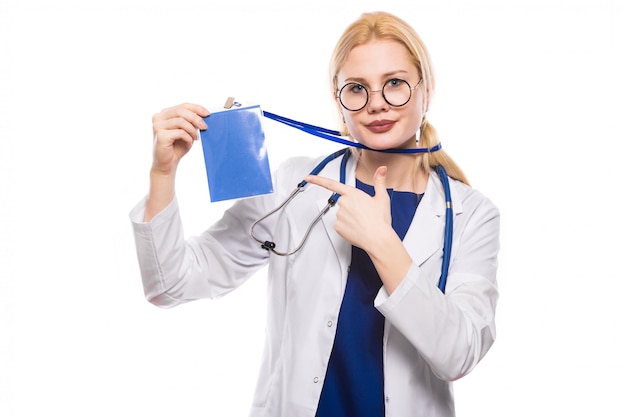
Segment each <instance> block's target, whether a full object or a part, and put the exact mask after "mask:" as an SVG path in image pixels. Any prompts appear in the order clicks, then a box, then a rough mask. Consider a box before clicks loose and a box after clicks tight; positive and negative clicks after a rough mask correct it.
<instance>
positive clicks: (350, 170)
mask: <svg viewBox="0 0 626 417" xmlns="http://www.w3.org/2000/svg"><path fill="white" fill-rule="evenodd" d="M348 152H350V151H348ZM340 166H341V158H337V159H335V160H334V161H332V162H331V163H329V164H328V168H327V170H324V171H323V172H321V173H320V175H322V176H328V177H329V178H333V179H335V180H337V181H339V174H340V172H339V171H340ZM355 170H356V158H354V157H353V156H350V158H349V159H348V164H347V166H346V184H348V185H351V186H353V187H354V186H355V185H356V180H355ZM329 197H330V195H329ZM327 203H328V199H325V200H324V199H320V200H318V201H317V207H318V209H319V210H322V209H323V208H324V207H325V206H326V204H327ZM338 209H339V207H338V205H337V204H335V206H334V207H331V208H330V210H329V211H328V213H326V215H324V216H323V217H322V223H323V224H324V228H325V229H326V234H327V235H328V238H329V240H330V243H331V245H332V247H333V249H334V250H335V253H336V254H337V258H338V259H339V263H340V265H341V270H342V271H347V270H348V267H349V265H350V262H351V250H352V245H350V243H349V242H348V241H346V240H345V239H344V238H342V237H341V236H339V234H338V233H337V232H336V231H335V220H336V219H337V210H338Z"/></svg>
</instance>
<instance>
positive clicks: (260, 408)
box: [131, 158, 499, 417]
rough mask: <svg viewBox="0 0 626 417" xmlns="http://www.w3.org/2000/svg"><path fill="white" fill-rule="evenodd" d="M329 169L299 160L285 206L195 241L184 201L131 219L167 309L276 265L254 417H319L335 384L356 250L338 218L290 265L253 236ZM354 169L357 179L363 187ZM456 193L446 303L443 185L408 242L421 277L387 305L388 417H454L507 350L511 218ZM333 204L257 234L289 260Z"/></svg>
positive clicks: (297, 209)
mask: <svg viewBox="0 0 626 417" xmlns="http://www.w3.org/2000/svg"><path fill="white" fill-rule="evenodd" d="M319 160H320V159H318V160H314V159H310V158H294V159H291V160H288V161H287V162H286V163H284V164H283V165H282V166H281V168H280V169H279V170H277V172H276V173H275V174H274V180H275V190H276V191H275V192H274V194H271V195H267V196H262V197H255V198H250V199H244V200H240V201H238V202H237V203H235V204H234V205H233V207H232V208H231V209H229V210H228V211H227V212H226V213H225V215H224V217H223V218H222V219H221V220H220V221H219V222H217V223H216V224H215V225H213V226H212V227H211V228H210V229H208V230H207V231H205V232H204V233H203V234H201V235H199V236H197V237H192V238H189V239H188V240H187V241H185V239H184V237H183V227H182V224H181V221H180V218H179V211H178V207H177V202H176V201H174V202H172V204H170V205H169V206H168V207H167V208H166V209H165V210H163V211H162V212H161V213H159V214H158V215H157V216H156V217H155V218H154V219H152V221H151V222H149V223H143V222H142V219H143V213H144V207H145V202H143V201H142V202H140V203H139V204H138V205H137V206H136V207H135V208H134V209H133V211H132V212H131V220H132V223H133V228H134V233H135V239H136V245H137V254H138V259H139V265H140V270H141V275H142V279H143V285H144V290H145V294H146V297H147V298H148V299H149V300H150V302H152V303H154V304H156V305H158V306H161V307H172V306H175V305H177V304H180V303H183V302H187V301H191V300H195V299H199V298H215V297H220V296H222V295H224V294H226V293H228V292H230V291H231V290H233V289H235V288H237V287H238V286H239V285H241V284H242V283H243V282H244V281H245V280H246V279H248V278H249V277H250V276H251V275H252V274H253V273H254V272H255V271H257V270H258V269H259V268H260V267H262V266H263V265H265V264H266V263H267V262H268V261H269V270H268V286H269V288H268V296H269V299H268V303H267V305H268V311H267V328H266V334H267V337H266V343H265V349H264V355H263V360H262V366H261V369H260V372H259V379H258V384H257V389H256V393H255V396H254V399H253V404H252V408H251V413H250V416H253V417H259V416H265V417H279V416H283V417H313V416H314V415H315V410H316V407H317V404H318V401H319V397H320V393H321V389H322V385H323V382H324V377H325V374H326V366H327V364H328V360H329V358H330V353H331V349H332V346H333V340H334V336H335V328H336V323H337V317H338V313H339V308H340V306H341V301H342V297H343V291H344V288H345V284H346V278H347V275H348V268H349V266H350V256H351V245H350V244H349V243H348V242H347V241H345V240H344V239H342V238H341V237H340V236H339V235H338V234H337V232H335V230H334V228H333V224H334V222H335V215H336V211H337V209H338V208H337V207H336V206H335V207H334V208H332V209H331V210H330V211H329V212H328V213H327V214H326V215H325V216H324V217H323V220H322V222H320V223H319V224H317V225H316V226H315V227H314V229H313V231H312V233H311V235H310V236H309V239H308V241H307V242H306V244H305V245H304V247H303V248H302V250H301V251H300V252H298V253H296V254H295V255H292V256H289V257H280V256H276V255H273V254H272V255H270V254H269V253H268V252H267V251H265V250H263V249H262V248H261V247H260V245H259V244H258V243H257V242H255V241H253V240H252V239H251V238H250V237H249V236H248V231H249V228H250V225H251V223H252V222H253V221H254V220H256V219H258V218H260V217H261V216H262V215H263V214H265V213H267V212H269V211H270V210H271V209H273V208H275V207H276V206H277V205H278V204H279V203H280V202H282V201H283V199H284V198H285V197H286V196H287V195H288V194H289V192H290V191H291V190H292V189H293V188H294V187H295V185H296V184H297V183H298V182H299V181H301V179H302V178H304V176H305V175H306V174H307V173H308V172H309V171H310V170H311V169H312V168H313V167H314V166H315V165H316V164H317V163H318V162H319ZM354 160H355V158H350V160H349V163H348V168H347V181H346V183H347V184H351V185H354V183H355V174H354V173H355V165H356V164H355V161H354ZM339 165H340V158H338V159H336V160H334V161H333V162H331V163H330V164H328V166H327V167H326V168H325V169H324V171H322V173H321V174H320V175H323V176H327V177H330V178H335V179H337V178H339ZM450 186H451V194H452V201H453V207H454V213H455V215H454V238H453V248H452V258H451V264H450V273H449V276H448V282H447V288H446V294H445V295H444V294H442V293H441V292H440V291H439V289H438V288H437V282H438V280H439V276H440V270H441V261H442V249H443V231H444V223H445V214H444V213H445V200H444V196H443V190H442V185H441V183H440V180H439V178H438V177H437V175H434V174H433V175H430V177H429V180H428V185H427V188H426V191H425V194H424V197H423V199H422V200H421V202H420V205H419V207H418V209H417V211H416V213H415V217H414V219H413V222H412V224H411V226H410V228H409V230H408V232H407V234H406V237H405V238H404V245H405V246H406V248H407V250H408V252H409V254H410V255H411V257H412V259H413V265H412V266H411V268H410V270H409V272H408V274H407V275H406V277H405V278H404V280H403V281H402V283H401V284H400V285H399V286H398V288H397V289H396V290H395V291H394V292H393V294H391V295H389V294H388V293H387V292H386V291H385V289H384V287H383V288H381V289H380V291H379V293H378V296H377V297H376V299H375V306H376V308H377V309H378V310H379V311H380V312H381V313H382V314H383V315H384V317H385V329H384V338H383V344H384V348H383V352H384V371H385V380H384V389H385V409H386V416H387V417H409V416H422V417H427V416H433V417H434V416H438V417H452V416H454V414H455V412H454V401H453V394H452V384H451V381H454V380H456V379H458V378H460V377H462V376H463V375H465V374H467V373H468V372H469V371H470V370H472V368H474V366H475V365H476V364H477V363H478V362H479V360H480V359H481V358H482V357H483V356H484V355H485V353H486V352H487V351H488V350H489V348H490V347H491V345H492V343H493V341H494V338H495V334H496V331H495V325H494V313H495V308H496V302H497V299H498V290H497V285H496V269H497V254H498V250H499V212H498V210H497V208H496V207H495V206H494V205H493V204H492V203H491V202H490V201H489V200H488V199H486V198H485V197H484V196H483V195H481V194H480V193H479V192H477V191H475V190H473V189H471V188H469V187H467V186H465V185H464V184H462V183H460V182H457V181H453V180H451V184H450ZM329 196H330V192H329V191H327V190H325V189H322V188H321V187H316V186H313V185H309V186H307V187H306V188H305V190H304V191H303V192H301V193H300V194H299V195H298V196H297V197H296V198H295V199H294V200H293V201H292V202H291V204H290V205H289V206H288V207H287V208H286V209H285V210H284V211H283V212H282V213H281V214H276V215H274V216H272V217H270V218H268V219H267V220H266V221H265V222H264V223H262V224H260V225H259V226H258V227H257V228H256V229H255V233H256V234H257V235H259V237H263V238H265V237H267V239H268V240H273V241H274V242H276V245H277V249H278V250H286V249H292V248H293V247H295V245H297V244H298V243H299V242H300V239H301V238H302V236H303V234H304V232H305V230H306V228H307V227H308V225H309V222H310V221H311V220H312V219H313V218H314V217H315V216H316V214H317V213H318V212H319V210H320V208H322V207H323V206H324V205H325V204H326V202H327V199H328V197H329ZM270 238H271V239H270Z"/></svg>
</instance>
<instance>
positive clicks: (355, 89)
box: [339, 83, 367, 111]
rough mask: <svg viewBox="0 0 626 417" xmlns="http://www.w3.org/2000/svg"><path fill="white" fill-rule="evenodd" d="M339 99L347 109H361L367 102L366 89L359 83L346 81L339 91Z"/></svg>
mask: <svg viewBox="0 0 626 417" xmlns="http://www.w3.org/2000/svg"><path fill="white" fill-rule="evenodd" d="M339 101H341V105H342V106H343V107H345V108H346V109H347V110H350V111H357V110H361V109H362V108H363V107H365V105H366V104H367V89H366V88H365V86H363V85H361V84H359V83H348V84H346V85H344V86H343V87H342V89H341V91H340V92H339Z"/></svg>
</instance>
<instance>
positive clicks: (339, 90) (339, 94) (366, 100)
mask: <svg viewBox="0 0 626 417" xmlns="http://www.w3.org/2000/svg"><path fill="white" fill-rule="evenodd" d="M389 81H401V82H403V83H405V84H406V85H408V86H409V98H407V99H406V101H405V102H404V103H402V104H393V103H390V102H389V100H388V99H387V97H386V96H385V87H387V85H389ZM389 81H386V82H385V85H384V86H383V88H381V89H380V90H369V89H368V88H367V87H366V86H364V85H363V84H361V83H357V82H349V83H347V84H345V85H344V86H343V87H341V88H340V89H338V90H337V95H336V96H335V97H336V98H337V99H339V103H341V107H343V108H344V109H346V110H348V111H351V112H355V111H359V110H362V109H363V108H365V106H367V103H369V101H370V94H372V93H381V94H382V96H383V99H384V100H385V102H386V103H387V104H389V105H390V106H391V107H402V106H404V105H405V104H407V103H408V102H409V101H411V97H412V96H413V91H414V90H416V89H417V87H418V86H419V85H420V84H421V83H422V81H423V78H420V79H419V81H418V82H417V84H415V87H411V84H409V82H408V81H406V80H403V79H402V78H392V79H391V80H389ZM353 86H359V87H362V88H363V90H365V103H364V104H363V105H362V106H361V107H359V108H358V109H351V108H349V107H347V106H346V105H345V103H344V102H343V100H342V99H341V93H342V92H343V90H344V89H345V88H346V87H353Z"/></svg>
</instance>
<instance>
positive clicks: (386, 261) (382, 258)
mask: <svg viewBox="0 0 626 417" xmlns="http://www.w3.org/2000/svg"><path fill="white" fill-rule="evenodd" d="M368 254H369V256H370V258H371V259H372V263H373V264H374V267H375V268H376V271H377V272H378V275H379V276H380V279H381V281H382V282H383V285H384V286H385V290H386V291H387V293H388V294H392V293H393V292H394V291H395V289H396V288H397V287H398V285H400V283H401V282H402V280H403V279H404V277H405V276H406V274H407V272H408V271H409V268H410V267H411V264H412V263H413V260H412V259H411V256H410V255H409V253H408V252H407V250H406V249H405V247H404V245H403V244H402V241H401V240H400V238H399V237H398V235H397V234H396V233H395V232H394V231H393V229H391V233H388V234H387V236H381V237H380V238H379V239H377V240H376V245H375V247H374V248H373V249H371V250H370V251H368Z"/></svg>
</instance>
